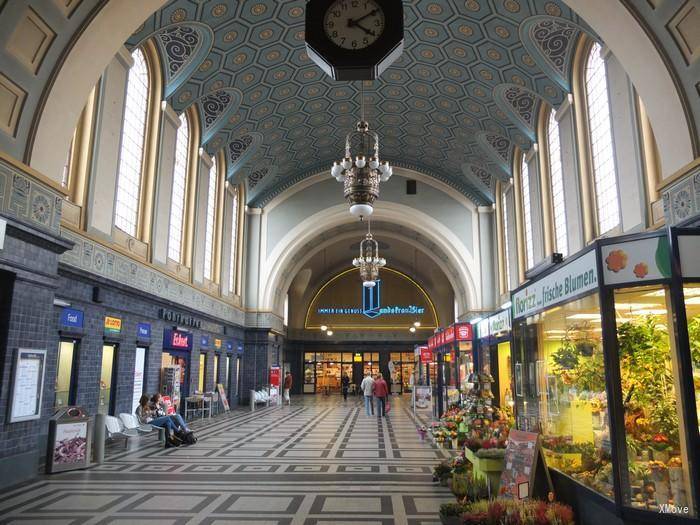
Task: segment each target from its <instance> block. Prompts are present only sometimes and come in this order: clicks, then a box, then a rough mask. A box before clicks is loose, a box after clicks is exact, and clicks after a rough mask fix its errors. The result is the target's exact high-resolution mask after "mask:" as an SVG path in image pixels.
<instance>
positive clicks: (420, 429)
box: [416, 425, 428, 441]
mask: <svg viewBox="0 0 700 525" xmlns="http://www.w3.org/2000/svg"><path fill="white" fill-rule="evenodd" d="M416 430H417V431H418V438H419V439H420V440H421V441H425V437H426V436H427V435H428V429H427V428H425V425H421V426H419V427H418V428H417V429H416Z"/></svg>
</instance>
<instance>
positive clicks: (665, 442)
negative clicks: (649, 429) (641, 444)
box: [651, 433, 671, 463]
mask: <svg viewBox="0 0 700 525" xmlns="http://www.w3.org/2000/svg"><path fill="white" fill-rule="evenodd" d="M651 449H652V453H653V455H654V459H655V460H656V461H660V462H662V463H668V460H669V457H670V454H671V444H670V441H669V439H668V437H666V436H665V435H664V434H661V433H657V434H654V436H653V437H652V438H651Z"/></svg>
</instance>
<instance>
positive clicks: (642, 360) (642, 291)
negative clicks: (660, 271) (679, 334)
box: [615, 287, 692, 512]
mask: <svg viewBox="0 0 700 525" xmlns="http://www.w3.org/2000/svg"><path fill="white" fill-rule="evenodd" d="M667 300H668V291H667V290H666V289H664V288H662V287H643V288H633V289H622V290H616V291H615V317H616V325H617V343H618V351H619V360H620V377H621V388H622V399H623V401H624V410H625V427H624V431H625V435H626V443H627V483H626V486H623V495H624V501H625V503H626V504H628V505H631V506H633V507H636V508H641V509H646V510H652V511H654V512H659V509H661V508H663V507H662V506H663V505H667V504H672V505H675V506H676V507H686V506H687V507H692V505H691V500H692V495H691V492H690V475H691V471H690V468H689V463H688V457H687V454H686V450H687V447H686V446H685V444H686V443H687V440H686V437H685V436H684V435H683V425H681V424H680V422H681V421H682V412H681V406H680V403H679V402H678V398H677V395H676V381H677V380H678V378H679V377H680V376H679V369H678V362H677V360H676V359H677V358H676V352H675V349H674V348H673V347H672V338H669V332H668V327H669V326H672V317H671V315H670V313H669V310H670V306H669V305H668V303H667ZM689 330H691V331H692V328H690V324H689Z"/></svg>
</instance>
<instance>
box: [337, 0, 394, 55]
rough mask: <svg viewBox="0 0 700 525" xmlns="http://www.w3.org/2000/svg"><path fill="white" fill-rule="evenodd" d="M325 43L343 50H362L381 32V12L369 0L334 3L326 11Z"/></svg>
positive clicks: (382, 13)
mask: <svg viewBox="0 0 700 525" xmlns="http://www.w3.org/2000/svg"><path fill="white" fill-rule="evenodd" d="M323 27H324V29H325V32H326V36H328V39H329V40H330V41H331V42H333V43H334V44H335V45H337V46H338V47H342V48H343V49H364V48H366V47H368V46H371V45H372V44H374V43H375V42H376V41H377V39H378V38H379V37H380V36H381V34H382V33H383V32H384V28H385V19H384V11H383V10H382V8H381V7H380V6H379V5H378V4H377V2H374V1H373V0H336V2H334V3H333V4H332V5H331V7H330V9H328V11H326V15H325V16H324V19H323Z"/></svg>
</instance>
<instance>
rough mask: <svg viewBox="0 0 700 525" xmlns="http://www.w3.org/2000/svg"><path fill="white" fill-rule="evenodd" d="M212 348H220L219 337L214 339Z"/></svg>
mask: <svg viewBox="0 0 700 525" xmlns="http://www.w3.org/2000/svg"><path fill="white" fill-rule="evenodd" d="M214 348H217V349H219V348H221V339H214Z"/></svg>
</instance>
